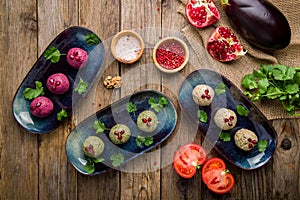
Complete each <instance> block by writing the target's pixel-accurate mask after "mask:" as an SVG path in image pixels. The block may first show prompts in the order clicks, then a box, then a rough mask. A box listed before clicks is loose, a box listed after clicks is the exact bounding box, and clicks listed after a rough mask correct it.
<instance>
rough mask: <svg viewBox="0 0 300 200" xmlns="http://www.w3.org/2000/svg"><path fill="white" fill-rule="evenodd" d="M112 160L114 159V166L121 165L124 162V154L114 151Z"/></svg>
mask: <svg viewBox="0 0 300 200" xmlns="http://www.w3.org/2000/svg"><path fill="white" fill-rule="evenodd" d="M110 160H111V161H112V163H111V164H112V165H113V166H114V167H119V166H120V165H121V164H122V163H123V162H124V156H123V154H121V153H114V154H113V155H111V156H110Z"/></svg>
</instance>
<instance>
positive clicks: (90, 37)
mask: <svg viewBox="0 0 300 200" xmlns="http://www.w3.org/2000/svg"><path fill="white" fill-rule="evenodd" d="M85 41H86V43H87V44H88V45H94V44H99V42H100V39H99V38H98V36H97V35H96V34H93V33H89V34H87V35H86V36H85Z"/></svg>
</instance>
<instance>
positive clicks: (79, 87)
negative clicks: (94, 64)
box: [75, 77, 89, 94]
mask: <svg viewBox="0 0 300 200" xmlns="http://www.w3.org/2000/svg"><path fill="white" fill-rule="evenodd" d="M88 86H89V84H88V83H87V82H85V81H84V80H83V79H82V78H81V77H79V83H78V84H77V86H76V88H75V92H78V94H83V93H85V92H86V91H87V88H88Z"/></svg>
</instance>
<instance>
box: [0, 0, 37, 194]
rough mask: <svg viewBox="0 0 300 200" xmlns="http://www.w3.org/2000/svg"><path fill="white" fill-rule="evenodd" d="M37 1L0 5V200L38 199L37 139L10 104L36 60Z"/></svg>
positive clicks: (2, 2) (18, 1)
mask: <svg viewBox="0 0 300 200" xmlns="http://www.w3.org/2000/svg"><path fill="white" fill-rule="evenodd" d="M36 19H37V16H36V7H35V2H28V1H22V0H16V1H1V3H0V24H1V25H0V66H1V67H0V80H1V87H0V92H1V105H2V106H1V108H0V154H1V156H0V161H1V164H0V170H1V177H0V199H22V198H25V199H30V198H31V199H34V198H37V196H38V165H37V160H38V151H37V150H38V149H37V147H38V146H37V137H36V136H35V135H33V134H31V133H28V132H26V131H24V130H23V129H22V128H21V127H20V126H19V125H18V124H17V122H16V121H15V120H14V118H13V115H12V110H11V109H12V107H11V105H12V104H11V102H12V101H13V97H14V93H15V91H16V90H17V89H18V86H19V84H20V83H21V82H22V80H23V78H24V76H25V75H26V74H27V72H28V71H29V70H30V68H31V66H32V65H33V63H34V62H35V60H36V46H37V24H36Z"/></svg>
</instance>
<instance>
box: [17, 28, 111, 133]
mask: <svg viewBox="0 0 300 200" xmlns="http://www.w3.org/2000/svg"><path fill="white" fill-rule="evenodd" d="M91 34H92V35H93V36H94V37H96V38H97V39H98V43H94V44H90V43H89V42H88V36H89V35H91ZM50 47H55V48H57V49H58V50H59V51H60V53H61V54H62V55H61V56H60V59H59V61H58V62H57V63H52V62H51V61H50V60H47V59H46V58H45V57H44V53H45V52H44V53H43V54H42V55H41V56H40V57H39V59H38V60H37V62H36V63H35V64H34V65H33V67H32V68H31V70H30V71H29V73H28V74H27V75H26V77H25V78H24V80H23V82H22V83H21V85H20V87H19V88H18V90H17V92H16V94H15V97H14V100H13V114H14V117H15V119H16V121H17V122H18V123H19V124H20V125H21V126H22V127H23V128H24V129H26V130H27V131H30V132H32V133H36V134H43V133H48V132H51V131H53V130H54V129H56V128H57V127H58V126H59V125H60V124H61V123H62V121H59V120H57V113H58V112H60V111H61V110H62V109H64V110H66V111H67V113H68V114H70V113H71V112H72V107H75V106H77V105H78V104H79V102H80V101H81V100H82V99H83V98H84V97H85V96H86V94H87V92H88V91H89V89H90V88H91V86H92V84H93V83H94V81H95V80H96V78H97V76H98V75H99V74H100V69H101V67H102V64H103V61H104V56H105V51H104V46H103V44H102V41H101V40H100V39H99V37H98V36H97V35H95V34H94V33H93V32H92V31H90V30H88V29H86V28H82V27H78V26H75V27H71V28H68V29H66V30H64V31H63V32H62V33H60V34H59V35H58V36H57V37H56V38H55V39H54V40H53V41H52V42H51V43H50V45H49V46H48V47H47V49H49V48H50ZM73 47H79V48H81V49H83V50H85V51H86V52H87V53H88V56H89V58H88V63H87V65H86V66H85V67H84V68H82V69H80V70H78V69H75V68H73V67H71V66H69V65H68V63H67V61H66V54H67V52H68V50H69V49H70V48H73ZM47 49H46V50H47ZM46 50H45V51H46ZM59 72H60V73H63V74H65V75H66V76H67V77H68V78H69V81H70V85H71V87H70V89H69V91H67V93H65V94H62V95H54V94H52V93H51V92H50V91H49V90H48V89H47V87H46V80H47V78H48V77H49V76H50V75H52V74H54V73H59ZM80 78H81V79H82V80H83V81H84V82H86V83H88V88H87V90H86V92H85V93H83V94H79V93H77V92H75V91H74V89H75V88H76V85H77V84H78V83H79V81H80ZM35 81H40V82H42V84H43V87H44V96H46V97H48V98H50V99H51V100H52V101H53V104H54V111H53V113H52V114H51V115H50V116H48V117H47V118H44V119H41V118H37V117H34V116H33V115H31V113H30V108H29V105H30V102H31V101H29V100H26V99H25V98H24V95H23V91H24V90H25V89H26V88H28V87H29V88H35Z"/></svg>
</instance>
